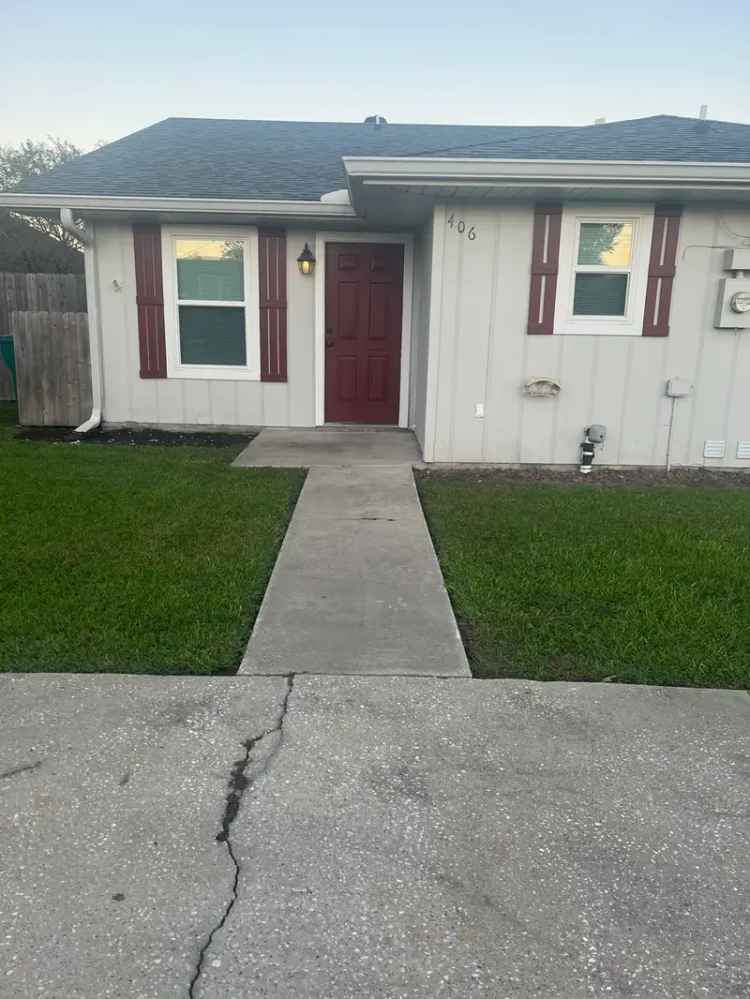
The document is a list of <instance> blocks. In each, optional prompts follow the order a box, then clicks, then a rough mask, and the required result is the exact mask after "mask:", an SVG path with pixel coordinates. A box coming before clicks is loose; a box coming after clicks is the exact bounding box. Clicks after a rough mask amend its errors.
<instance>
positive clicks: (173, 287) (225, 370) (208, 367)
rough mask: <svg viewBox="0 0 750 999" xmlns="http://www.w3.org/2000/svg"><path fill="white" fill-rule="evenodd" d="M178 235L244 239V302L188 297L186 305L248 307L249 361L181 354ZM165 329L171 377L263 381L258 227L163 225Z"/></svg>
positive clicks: (182, 236)
mask: <svg viewBox="0 0 750 999" xmlns="http://www.w3.org/2000/svg"><path fill="white" fill-rule="evenodd" d="M178 239H231V240H236V241H238V242H240V243H242V261H243V285H244V292H245V300H244V302H221V301H215V300H213V299H212V300H211V301H198V300H193V299H191V300H189V301H188V300H187V299H186V300H184V301H183V302H182V303H181V304H183V305H197V306H204V305H205V306H210V307H212V308H214V307H215V308H219V309H220V308H237V307H239V306H241V307H243V308H244V309H245V364H244V365H239V364H183V363H182V359H181V356H180V316H179V305H180V301H179V299H178V294H177V247H176V242H177V240H178ZM161 257H162V279H163V282H164V332H165V335H166V348H167V377H168V378H203V379H223V380H226V381H230V380H231V381H260V288H259V285H258V230H257V229H256V228H254V227H251V226H242V227H240V226H237V227H235V226H227V227H215V226H208V225H207V226H201V225H173V226H162V229H161Z"/></svg>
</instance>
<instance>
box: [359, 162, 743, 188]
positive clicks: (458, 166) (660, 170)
mask: <svg viewBox="0 0 750 999" xmlns="http://www.w3.org/2000/svg"><path fill="white" fill-rule="evenodd" d="M344 167H345V169H346V172H347V175H348V176H349V177H350V178H351V179H355V178H356V179H357V180H359V181H360V182H363V183H365V184H367V185H368V186H369V185H370V184H389V183H400V184H403V183H417V182H418V183H419V184H422V185H425V186H429V185H430V184H441V183H442V184H445V183H450V184H457V185H460V184H461V183H467V184H472V185H477V184H483V183H487V184H488V183H492V184H508V185H512V184H514V183H516V184H528V183H530V182H531V183H549V184H564V185H592V184H593V185H596V184H604V183H613V182H616V183H623V182H624V183H628V182H630V183H633V184H638V183H641V184H643V183H646V184H651V185H654V184H665V185H670V186H675V187H679V186H682V187H685V188H689V187H695V186H704V185H711V186H714V187H725V186H726V187H732V186H739V187H746V186H750V163H685V162H670V161H648V162H646V161H640V160H509V159H492V160H490V159H467V158H455V159H454V158H450V159H448V158H437V157H435V158H433V157H421V156H420V157H407V156H388V157H386V156H383V157H364V156H345V157H344Z"/></svg>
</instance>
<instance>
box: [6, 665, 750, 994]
mask: <svg viewBox="0 0 750 999" xmlns="http://www.w3.org/2000/svg"><path fill="white" fill-rule="evenodd" d="M0 704H2V725H0V879H1V883H2V890H1V891H0V925H1V926H2V933H0V999H26V997H31V996H44V997H61V999H62V997H65V999H122V997H125V996H128V997H133V999H188V997H192V999H246V997H250V996H253V997H254V996H265V997H266V999H290V997H294V999H401V997H405V999H436V997H440V999H472V997H477V999H505V997H509V999H539V997H544V999H588V997H590V996H594V997H602V999H603V997H607V999H665V997H669V999H698V997H700V996H711V997H716V999H719V997H721V999H724V997H730V996H735V997H740V996H747V995H748V994H750V964H749V963H748V948H747V941H748V936H749V935H750V916H749V915H748V913H750V823H749V822H748V814H750V780H748V777H749V776H750V697H748V696H747V694H746V693H744V692H730V691H724V692H721V691H700V690H678V689H659V688H644V687H623V686H618V685H615V684H588V685H586V684H555V683H550V684H536V683H530V682H524V681H503V680H500V681H478V680H471V679H447V680H439V679H418V678H417V679H413V678H402V677H296V678H294V679H288V678H284V677H271V678H267V677H252V676H246V677H214V678H209V677H193V678H180V677H122V676H118V677H107V676H43V675H36V676H33V675H31V676H18V677H10V676H5V677H2V676H0Z"/></svg>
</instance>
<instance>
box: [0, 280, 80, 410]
mask: <svg viewBox="0 0 750 999" xmlns="http://www.w3.org/2000/svg"><path fill="white" fill-rule="evenodd" d="M85 311H86V282H85V280H84V277H83V274H3V273H0V336H8V335H9V334H11V333H12V332H13V330H12V328H11V314H12V313H13V312H85ZM12 398H13V380H12V378H11V376H10V372H9V371H8V369H7V368H6V366H5V364H3V362H2V360H0V399H12Z"/></svg>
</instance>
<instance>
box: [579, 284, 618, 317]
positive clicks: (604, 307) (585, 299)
mask: <svg viewBox="0 0 750 999" xmlns="http://www.w3.org/2000/svg"><path fill="white" fill-rule="evenodd" d="M627 294H628V275H627V274H576V287H575V295H574V296H573V315H574V316H624V315H625V302H626V299H627Z"/></svg>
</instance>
